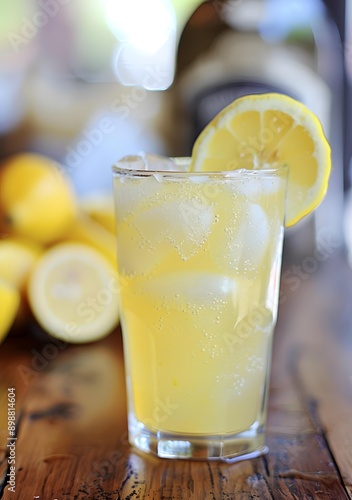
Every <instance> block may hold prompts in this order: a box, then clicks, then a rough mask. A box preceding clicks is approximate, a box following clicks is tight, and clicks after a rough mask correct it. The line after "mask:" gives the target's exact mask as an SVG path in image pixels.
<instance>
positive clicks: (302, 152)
mask: <svg viewBox="0 0 352 500" xmlns="http://www.w3.org/2000/svg"><path fill="white" fill-rule="evenodd" d="M284 165H286V166H288V168H289V177H288V188H287V201H286V226H292V225H294V224H296V223H297V222H298V221H299V220H300V219H301V218H302V217H304V216H305V215H307V214H309V213H310V212H312V211H313V210H314V208H316V207H317V205H318V204H319V203H320V202H321V201H322V199H323V198H324V196H325V193H326V190H327V186H328V179H329V175H330V169H331V159H330V146H329V144H328V141H327V140H326V138H325V135H324V132H323V129H322V126H321V124H320V122H319V120H318V118H317V117H316V116H315V115H314V114H313V113H312V112H311V111H310V110H309V109H308V108H307V107H305V106H304V105H303V104H302V103H300V102H298V101H296V100H294V99H292V98H290V97H287V96H285V95H281V94H258V95H248V96H244V97H241V98H239V99H236V100H235V101H233V103H231V104H230V105H229V106H227V107H226V108H225V109H223V110H222V111H221V112H220V113H219V114H218V115H217V116H216V117H215V118H214V119H213V120H212V121H211V122H210V123H209V124H208V125H207V126H206V127H205V129H204V130H203V132H202V133H201V134H200V135H199V137H198V138H197V140H196V142H195V144H194V147H193V152H192V164H191V170H192V171H200V172H207V171H208V172H218V171H226V170H238V169H241V168H244V169H249V170H256V169H271V168H278V167H280V166H284Z"/></svg>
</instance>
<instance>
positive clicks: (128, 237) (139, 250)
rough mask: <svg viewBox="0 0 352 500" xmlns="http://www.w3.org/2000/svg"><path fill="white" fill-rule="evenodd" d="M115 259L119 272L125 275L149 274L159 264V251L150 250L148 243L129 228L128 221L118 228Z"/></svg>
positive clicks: (135, 230) (131, 227)
mask: <svg viewBox="0 0 352 500" xmlns="http://www.w3.org/2000/svg"><path fill="white" fill-rule="evenodd" d="M117 233H118V240H117V241H118V244H117V259H118V267H119V271H120V273H122V274H126V275H129V276H130V275H133V276H135V275H144V274H149V273H150V272H151V271H152V270H153V268H154V267H156V266H157V264H158V263H159V262H160V259H161V258H162V255H161V254H160V249H158V251H157V249H155V248H151V247H150V245H149V244H148V242H146V241H145V239H144V238H143V236H142V235H141V234H140V233H139V232H138V231H137V229H136V228H134V227H133V226H131V223H130V222H129V221H125V222H122V223H121V224H120V225H119V226H118V231H117Z"/></svg>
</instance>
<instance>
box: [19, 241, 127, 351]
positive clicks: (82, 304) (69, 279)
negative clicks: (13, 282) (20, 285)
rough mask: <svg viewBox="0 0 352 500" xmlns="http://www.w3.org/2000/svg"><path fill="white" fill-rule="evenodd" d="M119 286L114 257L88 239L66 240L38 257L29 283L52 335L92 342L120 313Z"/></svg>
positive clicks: (39, 315)
mask: <svg viewBox="0 0 352 500" xmlns="http://www.w3.org/2000/svg"><path fill="white" fill-rule="evenodd" d="M118 294H119V287H118V282H117V277H116V272H115V270H114V268H113V266H112V265H111V264H110V262H109V261H108V260H107V259H105V257H104V256H103V255H102V254H101V253H100V252H99V251H97V250H95V249H94V248H91V247H89V246H88V245H83V244H75V243H62V244H60V245H57V246H55V247H52V248H51V249H49V250H48V251H47V252H45V253H44V254H43V255H42V257H41V258H40V259H39V260H38V262H37V264H36V266H35V267H34V269H33V272H32V273H31V276H30V280H29V283H28V298H29V303H30V306H31V309H32V312H33V314H34V316H35V317H36V319H37V321H38V323H39V324H40V325H41V326H42V327H43V329H44V330H45V331H46V332H47V333H49V334H50V335H52V336H54V337H57V338H59V339H60V340H64V341H66V342H70V343H75V344H77V343H82V342H92V341H95V340H98V339H100V338H102V337H104V336H106V335H107V334H108V333H110V332H111V331H112V330H113V329H114V328H115V327H116V325H117V323H118V319H119V299H118Z"/></svg>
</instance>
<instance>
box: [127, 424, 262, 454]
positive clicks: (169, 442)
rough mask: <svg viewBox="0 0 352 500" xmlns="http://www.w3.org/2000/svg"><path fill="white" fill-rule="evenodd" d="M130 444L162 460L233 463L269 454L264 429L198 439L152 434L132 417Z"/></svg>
mask: <svg viewBox="0 0 352 500" xmlns="http://www.w3.org/2000/svg"><path fill="white" fill-rule="evenodd" d="M129 442H130V444H131V445H133V446H135V447H136V448H138V449H139V450H141V451H144V452H146V453H151V454H153V455H156V456H158V457H161V458H174V459H175V458H176V459H188V460H222V461H224V462H227V463H233V462H237V461H240V460H246V459H250V458H255V457H259V456H260V455H264V454H265V453H268V451H269V448H268V447H267V446H266V444H265V434H264V427H257V428H256V429H253V428H252V429H250V430H248V431H244V432H240V433H237V434H216V435H209V436H208V435H206V436H205V435H201V434H199V435H197V434H180V433H177V432H174V433H172V432H164V431H157V432H155V431H151V430H149V429H148V428H147V427H146V426H145V425H144V424H142V423H141V422H139V421H138V420H136V419H135V418H134V417H133V416H131V415H130V417H129Z"/></svg>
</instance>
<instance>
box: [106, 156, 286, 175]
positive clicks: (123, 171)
mask: <svg viewBox="0 0 352 500" xmlns="http://www.w3.org/2000/svg"><path fill="white" fill-rule="evenodd" d="M167 159H170V160H173V161H174V162H175V164H176V165H180V166H181V165H183V166H184V165H188V164H189V163H190V161H191V157H187V156H184V157H167ZM122 163H123V159H122V160H118V161H117V162H116V163H114V164H113V165H112V172H113V175H116V174H120V175H129V176H131V177H152V176H153V175H159V176H163V177H199V176H201V177H219V178H229V179H230V178H241V177H247V176H253V177H270V176H272V175H275V176H277V175H282V174H286V175H287V173H288V171H289V167H288V165H278V166H277V167H270V168H261V169H253V170H250V169H246V168H239V169H236V170H219V171H209V172H197V171H194V172H190V171H188V170H166V169H164V170H162V169H160V168H153V169H148V170H146V169H136V168H128V167H126V166H121V165H122Z"/></svg>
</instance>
